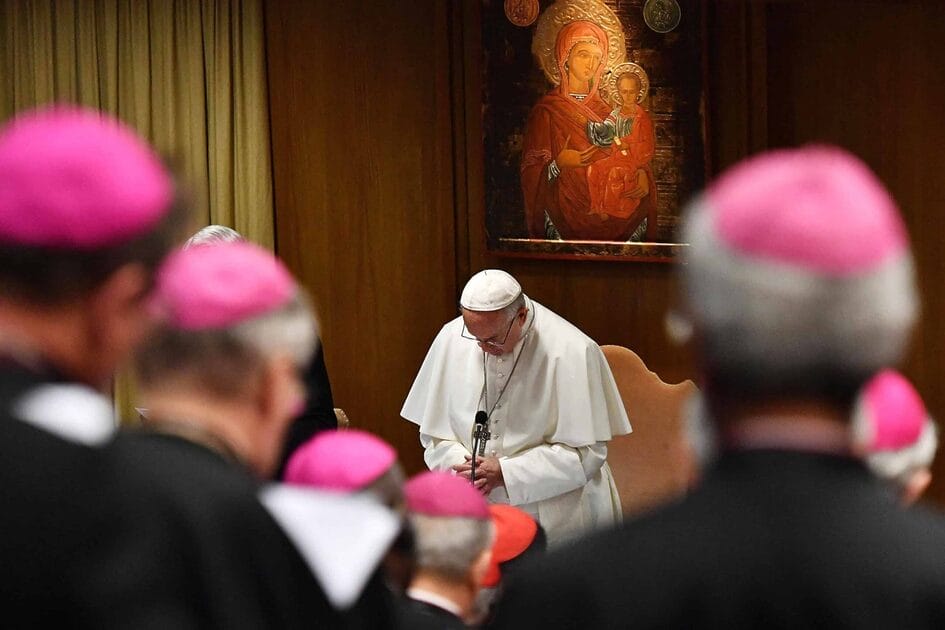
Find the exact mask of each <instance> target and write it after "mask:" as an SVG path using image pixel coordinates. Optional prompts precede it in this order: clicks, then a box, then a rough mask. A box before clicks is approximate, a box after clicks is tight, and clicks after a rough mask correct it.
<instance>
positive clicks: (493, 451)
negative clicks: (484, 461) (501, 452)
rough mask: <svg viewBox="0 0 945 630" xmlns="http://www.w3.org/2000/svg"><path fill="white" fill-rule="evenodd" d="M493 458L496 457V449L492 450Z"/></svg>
mask: <svg viewBox="0 0 945 630" xmlns="http://www.w3.org/2000/svg"><path fill="white" fill-rule="evenodd" d="M492 456H493V457H495V449H492Z"/></svg>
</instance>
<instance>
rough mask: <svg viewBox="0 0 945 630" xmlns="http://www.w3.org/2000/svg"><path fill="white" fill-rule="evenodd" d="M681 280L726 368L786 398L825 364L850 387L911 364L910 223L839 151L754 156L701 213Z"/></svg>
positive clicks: (713, 357) (690, 215) (695, 214)
mask: <svg viewBox="0 0 945 630" xmlns="http://www.w3.org/2000/svg"><path fill="white" fill-rule="evenodd" d="M683 239H684V240H685V241H686V242H688V243H689V247H688V248H686V249H685V251H684V253H683V258H684V260H685V262H687V263H688V264H687V265H685V266H684V267H683V268H682V269H681V271H682V274H683V279H684V283H685V288H686V291H687V301H688V304H689V311H690V316H691V318H692V319H693V323H696V324H697V325H698V327H699V329H700V331H701V333H702V338H703V341H704V344H703V345H704V348H705V350H704V354H705V358H707V359H708V361H709V364H710V365H711V366H712V367H713V369H715V370H716V371H720V370H721V371H724V372H726V373H728V374H730V375H731V376H734V374H735V373H741V374H743V375H746V376H750V377H751V378H752V380H754V381H757V382H758V383H759V384H760V383H761V381H760V380H758V379H762V380H764V385H765V387H766V388H768V389H769V390H770V389H777V387H778V385H777V383H778V382H779V381H783V382H785V383H787V382H789V381H797V382H801V381H805V380H806V381H807V384H810V383H811V381H810V377H811V374H812V373H811V368H812V367H814V366H816V367H817V368H818V369H819V370H821V372H822V374H819V375H817V376H814V377H812V378H813V379H814V380H816V379H818V378H819V377H820V376H822V375H826V374H833V375H836V376H837V377H838V378H841V379H842V380H844V381H846V382H847V383H848V384H849V385H853V384H856V383H858V382H862V380H865V379H866V378H868V377H869V376H870V375H871V374H873V373H875V372H876V371H877V370H879V369H881V368H882V367H884V366H886V365H891V364H894V363H895V362H896V361H898V360H899V358H900V357H901V355H902V352H903V350H904V348H905V344H906V342H907V340H908V337H909V332H910V331H911V329H912V325H913V323H914V322H915V319H916V316H917V313H918V293H917V290H916V286H915V277H914V270H913V265H912V257H911V254H910V252H909V247H908V239H907V236H906V232H905V228H904V226H903V223H902V220H901V219H900V217H899V215H898V213H897V211H896V207H895V204H894V203H893V201H892V199H891V198H890V196H889V194H888V193H887V192H886V191H885V189H884V188H883V186H882V184H881V183H880V182H879V180H878V179H877V178H876V177H875V176H874V175H873V174H872V173H871V172H870V171H869V169H867V167H866V166H865V165H863V163H862V162H860V161H859V160H858V159H857V158H855V157H854V156H852V155H850V154H848V153H846V152H845V151H843V150H841V149H837V148H828V147H808V148H801V149H794V150H781V151H774V152H771V153H767V154H762V155H759V156H757V157H753V158H750V159H748V160H746V161H745V162H743V163H741V164H737V165H735V166H734V167H732V168H731V169H730V170H729V171H727V172H726V173H724V174H723V175H722V176H721V177H720V178H719V180H718V182H717V183H715V184H713V185H712V186H710V187H709V189H708V191H707V193H706V194H704V195H702V196H700V197H698V198H696V199H695V200H694V201H693V202H692V203H691V204H690V206H689V209H688V211H687V213H686V217H685V221H684V226H683Z"/></svg>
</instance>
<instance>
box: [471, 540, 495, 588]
mask: <svg viewBox="0 0 945 630" xmlns="http://www.w3.org/2000/svg"><path fill="white" fill-rule="evenodd" d="M491 560H492V547H491V546H490V547H486V548H485V549H483V550H482V553H480V554H479V555H478V556H477V557H476V561H475V562H473V565H472V567H470V569H469V579H470V580H471V581H472V583H473V584H475V585H476V588H480V587H481V586H482V580H483V579H484V578H485V577H486V572H487V571H488V570H489V562H490V561H491Z"/></svg>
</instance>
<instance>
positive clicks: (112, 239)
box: [0, 106, 174, 250]
mask: <svg viewBox="0 0 945 630" xmlns="http://www.w3.org/2000/svg"><path fill="white" fill-rule="evenodd" d="M173 196H174V184H173V182H172V180H171V177H170V175H169V174H168V172H167V170H166V169H165V168H164V166H163V165H162V164H161V161H160V160H159V159H158V157H157V155H155V153H154V152H153V151H152V150H151V148H150V147H149V146H148V145H147V144H146V143H145V142H144V141H142V140H141V139H140V138H139V137H138V136H137V135H136V134H135V133H134V132H133V131H132V130H131V129H129V128H128V127H127V126H125V125H124V124H122V123H121V122H119V121H117V120H115V119H112V118H109V117H107V116H105V115H103V114H100V113H99V112H95V111H92V110H88V109H80V108H76V107H65V106H62V107H52V108H47V109H41V110H35V111H32V112H28V113H25V114H22V115H20V116H18V117H17V118H15V119H13V121H12V122H11V123H9V124H7V125H6V126H5V127H3V128H2V129H0V242H2V243H6V244H12V245H20V246H26V247H44V248H51V249H67V250H86V249H94V248H101V247H108V246H113V245H118V244H121V243H124V242H127V241H129V240H131V239H133V238H135V237H137V236H140V235H143V234H145V233H147V232H148V231H149V230H150V229H152V228H154V227H155V226H156V225H157V223H158V222H159V221H160V220H161V219H162V218H163V217H164V216H165V215H166V214H167V212H168V211H169V209H170V207H171V205H172V200H173Z"/></svg>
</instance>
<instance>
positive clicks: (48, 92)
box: [0, 0, 274, 417]
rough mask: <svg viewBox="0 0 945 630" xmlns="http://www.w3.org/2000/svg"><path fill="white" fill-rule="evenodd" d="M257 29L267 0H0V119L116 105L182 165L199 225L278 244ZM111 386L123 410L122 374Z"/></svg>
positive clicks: (114, 109) (126, 393) (126, 398)
mask: <svg viewBox="0 0 945 630" xmlns="http://www.w3.org/2000/svg"><path fill="white" fill-rule="evenodd" d="M264 37H265V33H264V25H263V6H262V0H2V1H0V44H2V53H0V54H2V57H0V121H5V120H7V119H8V118H9V117H11V116H13V115H14V114H15V113H16V112H18V111H20V110H23V109H27V108H31V107H35V106H37V105H42V104H46V103H52V102H68V103H79V104H82V105H86V106H90V107H94V108H97V109H101V110H104V111H107V112H111V113H112V114H115V115H117V116H118V117H119V118H121V119H123V120H125V121H126V122H127V123H129V124H130V125H132V126H133V127H135V128H136V129H138V131H139V132H140V133H141V134H142V135H143V136H144V137H146V138H147V139H149V140H150V141H151V142H152V144H154V146H155V147H156V148H157V149H158V151H160V152H161V153H162V154H163V155H165V156H167V157H169V158H170V160H171V162H172V163H173V164H174V165H175V167H176V168H177V170H178V171H179V172H180V173H181V174H182V176H183V179H184V184H185V186H186V188H187V190H188V192H189V194H190V195H191V197H192V198H193V201H194V205H195V207H196V216H195V220H196V222H197V224H198V225H197V226H195V227H200V226H202V225H206V224H208V223H218V224H222V225H228V226H230V227H233V228H234V229H236V230H238V231H239V232H241V233H242V234H243V235H244V236H246V237H247V238H248V239H249V240H252V241H254V242H256V243H258V244H260V245H262V246H264V247H268V248H269V249H273V245H274V226H273V216H274V212H273V193H272V169H271V166H270V136H269V110H268V92H267V80H266V59H265V39H264ZM115 390H116V400H117V403H118V408H119V410H120V411H121V412H122V413H123V414H127V413H128V412H129V411H131V406H132V405H131V402H130V398H131V393H130V392H131V390H132V388H131V386H130V384H129V383H128V380H127V377H124V378H120V379H119V380H118V384H117V385H116V388H115ZM126 417H127V415H126Z"/></svg>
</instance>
